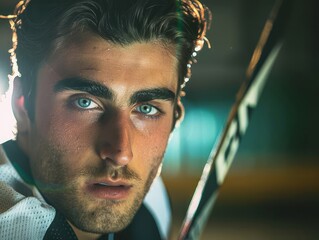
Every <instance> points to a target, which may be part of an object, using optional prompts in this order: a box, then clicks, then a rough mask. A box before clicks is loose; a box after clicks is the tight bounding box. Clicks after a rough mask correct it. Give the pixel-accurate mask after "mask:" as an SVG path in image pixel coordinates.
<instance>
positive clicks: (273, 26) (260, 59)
mask: <svg viewBox="0 0 319 240" xmlns="http://www.w3.org/2000/svg"><path fill="white" fill-rule="evenodd" d="M288 4H289V6H290V5H291V1H289V0H277V1H276V2H275V4H274V6H273V8H272V10H271V13H270V15H269V17H268V19H267V21H266V23H265V26H264V28H263V30H262V33H261V36H260V39H259V41H258V43H257V46H256V48H255V50H254V53H253V55H252V58H251V61H250V63H249V65H248V68H247V78H246V81H245V82H244V83H243V84H242V86H241V87H240V89H239V91H238V93H237V97H236V102H235V104H234V105H233V107H232V109H231V111H230V114H229V116H228V120H227V122H226V126H225V128H224V131H223V133H222V135H221V137H220V139H219V141H218V145H216V147H214V148H213V150H212V152H211V154H210V157H209V159H208V161H207V163H206V165H205V167H204V170H203V172H202V176H201V179H200V181H199V182H198V185H197V187H196V190H195V193H194V195H193V198H192V200H191V203H190V205H189V207H188V211H187V214H186V217H185V219H184V222H183V225H182V227H181V231H180V235H179V238H178V239H179V240H193V239H194V240H195V239H199V237H200V234H201V232H202V231H203V228H204V226H205V224H206V222H207V219H208V217H209V214H210V212H211V209H212V207H213V205H214V203H215V200H216V197H217V193H218V189H219V187H220V186H221V184H222V183H223V181H224V179H225V176H226V174H227V172H228V170H229V168H230V165H231V163H232V161H233V159H234V156H235V154H236V152H237V149H238V146H239V143H240V140H241V138H242V137H243V135H244V134H245V132H246V130H247V127H248V122H249V119H250V116H251V112H252V110H253V109H254V108H256V106H257V103H258V100H259V97H260V95H261V92H262V90H263V88H264V85H265V82H266V79H267V77H268V75H269V73H270V70H271V68H272V66H273V64H274V61H275V59H276V58H277V56H278V53H279V50H280V48H281V46H282V39H281V38H282V36H281V35H282V34H280V33H282V30H283V28H284V22H285V20H286V15H287V14H288V12H289V11H288V10H287V9H288V8H287V6H286V5H288Z"/></svg>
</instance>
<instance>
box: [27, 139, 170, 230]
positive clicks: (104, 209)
mask: <svg viewBox="0 0 319 240" xmlns="http://www.w3.org/2000/svg"><path fill="white" fill-rule="evenodd" d="M39 142H41V144H40V146H38V148H37V151H36V152H37V154H36V156H34V157H35V158H36V159H37V160H36V161H33V162H36V163H37V164H35V165H34V166H32V167H31V168H32V169H36V170H35V171H33V176H40V178H39V179H40V180H39V179H35V182H36V185H37V187H38V188H39V190H40V192H41V193H42V195H43V196H44V198H45V199H46V200H47V202H48V203H49V204H51V205H52V206H53V207H54V208H56V210H57V211H59V212H60V213H61V214H62V215H64V216H65V217H66V219H67V220H68V221H69V222H71V223H72V225H74V226H75V227H76V228H78V229H80V230H82V231H85V232H89V233H97V234H106V233H110V232H118V231H120V230H122V229H124V228H125V227H126V226H127V225H128V224H129V223H130V222H131V221H132V219H133V217H134V216H135V214H136V212H137V211H138V209H139V207H140V206H141V204H142V202H143V199H144V197H145V195H146V194H147V192H148V191H149V188H150V186H151V184H152V182H153V180H154V178H155V177H156V174H157V171H158V168H159V166H160V163H161V161H162V158H163V155H164V153H163V154H162V155H161V156H160V157H154V159H153V160H152V165H151V171H150V173H149V175H148V177H147V179H146V181H145V183H143V181H142V180H141V179H140V178H139V177H138V175H137V174H136V173H134V172H133V171H131V170H129V169H127V168H121V169H116V171H118V175H119V176H121V177H122V179H133V178H134V180H133V181H134V189H133V190H134V192H135V196H134V199H132V200H130V201H116V200H102V199H99V200H98V201H97V200H96V199H93V198H89V197H88V196H87V194H86V193H84V192H83V188H80V187H79V185H78V182H76V181H74V180H76V179H79V178H81V177H83V176H88V177H91V178H92V177H93V178H94V177H97V176H100V177H101V175H102V174H103V173H102V171H101V168H100V167H96V168H92V169H91V170H81V169H79V170H78V171H77V172H78V173H79V174H77V175H73V176H71V177H70V175H69V173H68V172H67V171H66V170H65V165H64V164H63V162H64V161H65V159H64V157H63V156H64V154H63V152H65V151H64V150H63V149H60V148H57V147H53V146H52V145H50V144H46V143H45V141H39ZM106 171H108V172H110V171H112V169H110V166H109V168H108V169H107V170H106ZM104 172H105V169H104ZM96 175H97V176H96ZM135 186H140V187H137V189H135ZM94 201H97V202H96V204H94V203H95V202H94ZM92 203H93V204H92ZM92 205H93V206H94V207H88V206H92Z"/></svg>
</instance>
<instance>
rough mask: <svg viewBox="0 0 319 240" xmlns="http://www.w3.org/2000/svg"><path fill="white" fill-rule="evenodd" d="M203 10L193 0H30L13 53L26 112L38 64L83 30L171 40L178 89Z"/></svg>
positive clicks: (200, 34) (201, 32)
mask: <svg viewBox="0 0 319 240" xmlns="http://www.w3.org/2000/svg"><path fill="white" fill-rule="evenodd" d="M204 15H205V7H203V6H202V5H201V3H200V2H199V1H198V0H80V1H79V0H49V1H48V0H31V1H30V3H29V5H28V6H27V8H26V10H25V11H24V12H23V13H22V14H20V15H19V16H18V19H17V21H16V22H19V23H21V24H19V25H18V27H17V34H18V41H19V44H18V47H17V50H16V54H17V59H18V64H19V71H20V73H21V75H22V77H21V82H22V88H23V94H24V96H25V98H26V108H27V110H28V111H29V114H30V115H31V116H30V117H32V115H33V105H34V96H35V91H36V84H35V82H36V75H37V71H38V68H39V66H40V64H41V63H42V62H43V61H44V60H45V58H46V57H48V56H49V55H50V53H51V52H52V51H54V50H55V49H56V48H57V47H58V45H59V43H61V41H62V42H63V39H67V38H68V37H70V36H72V34H75V33H79V32H82V31H90V32H93V33H95V34H97V35H99V36H101V37H102V38H104V39H105V40H107V41H110V42H112V43H115V44H119V45H123V46H125V45H128V44H131V43H134V42H149V41H154V40H155V41H158V42H160V43H163V44H164V45H165V44H169V45H171V44H173V46H175V53H176V54H175V55H176V57H177V59H178V61H179V64H178V67H179V69H178V71H179V79H178V86H179V90H180V86H181V85H182V84H183V83H184V79H185V76H188V75H189V73H190V69H189V68H190V64H191V63H192V53H193V52H194V51H195V50H196V45H197V44H198V41H203V38H205V32H206V25H207V21H206V19H205V16H204ZM31 113H32V114H31Z"/></svg>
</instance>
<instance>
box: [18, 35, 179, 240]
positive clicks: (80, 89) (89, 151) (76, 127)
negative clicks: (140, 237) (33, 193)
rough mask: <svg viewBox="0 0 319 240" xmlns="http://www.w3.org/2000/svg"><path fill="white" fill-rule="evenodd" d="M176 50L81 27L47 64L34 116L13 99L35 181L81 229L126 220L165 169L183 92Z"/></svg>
mask: <svg viewBox="0 0 319 240" xmlns="http://www.w3.org/2000/svg"><path fill="white" fill-rule="evenodd" d="M171 50H172V49H171ZM171 52H172V51H170V49H168V46H164V44H160V43H158V42H148V43H134V44H131V45H128V46H119V45H114V44H112V43H110V42H107V41H105V40H104V39H101V38H99V37H98V36H94V35H92V34H91V35H89V34H88V35H82V36H79V37H78V38H77V40H76V41H72V42H71V41H70V42H66V43H65V44H64V45H62V47H59V49H57V50H56V51H55V52H53V53H52V54H51V55H50V57H49V58H47V59H46V61H45V62H44V63H43V64H42V65H41V67H40V69H39V72H38V76H37V93H36V100H35V120H34V121H30V119H29V118H28V116H27V114H26V113H25V110H21V108H22V107H21V106H22V104H21V102H23V101H22V100H23V99H22V100H21V99H20V100H18V101H16V106H15V108H20V113H19V112H18V113H17V111H16V116H17V118H18V131H19V132H20V133H21V134H20V136H19V135H18V142H19V143H20V145H21V146H22V148H23V149H24V150H25V151H26V153H27V155H28V156H29V158H30V166H31V169H32V174H33V177H34V179H35V182H36V185H37V186H38V188H39V190H40V192H41V193H42V194H43V196H44V197H45V198H46V200H47V201H48V202H49V203H50V204H52V205H53V206H54V207H55V208H56V209H57V210H58V211H60V212H61V213H62V214H64V215H65V216H66V218H67V220H68V221H69V222H70V223H71V225H72V227H73V229H74V230H75V232H76V234H77V235H78V237H79V238H80V239H94V238H96V237H98V236H100V235H101V234H103V233H107V232H116V231H119V230H121V229H123V228H124V227H125V226H127V225H128V224H129V222H130V221H131V219H132V218H133V216H134V214H135V212H136V211H137V209H138V208H139V206H140V204H141V203H142V201H143V198H144V196H145V194H146V193H147V191H148V190H149V187H150V185H151V183H152V182H153V179H154V178H155V176H156V174H157V173H158V170H159V166H160V165H161V162H162V158H163V155H164V152H165V149H166V146H167V142H168V138H169V135H170V133H171V130H172V124H173V116H174V114H175V104H176V102H179V100H178V99H179V97H178V96H175V95H176V94H177V93H176V91H177V77H178V76H177V60H176V58H175V57H174V56H173V55H172V54H171ZM103 87H104V88H103ZM106 88H107V89H106ZM21 98H22V97H21ZM179 104H180V103H179ZM18 111H19V110H18ZM25 118H26V119H25ZM27 123H28V124H27ZM19 128H20V130H19ZM101 182H103V183H107V184H109V185H112V186H107V187H105V186H101V185H98V186H97V184H96V183H101Z"/></svg>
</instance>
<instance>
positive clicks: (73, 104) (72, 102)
mask: <svg viewBox="0 0 319 240" xmlns="http://www.w3.org/2000/svg"><path fill="white" fill-rule="evenodd" d="M81 99H86V100H88V101H91V103H93V104H95V105H97V107H93V108H83V107H81V106H79V105H78V104H77V101H79V100H81ZM68 105H71V107H73V108H75V109H77V110H78V111H90V110H95V109H101V110H103V108H102V107H101V105H100V104H98V103H97V102H96V101H95V100H93V99H92V98H90V97H87V96H83V95H75V96H72V97H71V98H70V100H69V103H68ZM142 106H149V107H151V108H152V109H155V110H156V111H157V113H156V114H153V115H148V114H146V113H143V112H141V111H140V110H138V108H140V107H142ZM134 111H135V112H137V113H138V114H141V115H143V117H145V118H148V119H154V120H156V119H159V118H160V117H161V116H162V115H163V114H164V112H163V110H161V109H160V108H159V107H155V106H154V105H152V104H149V103H141V104H139V105H137V106H135V107H134Z"/></svg>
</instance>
